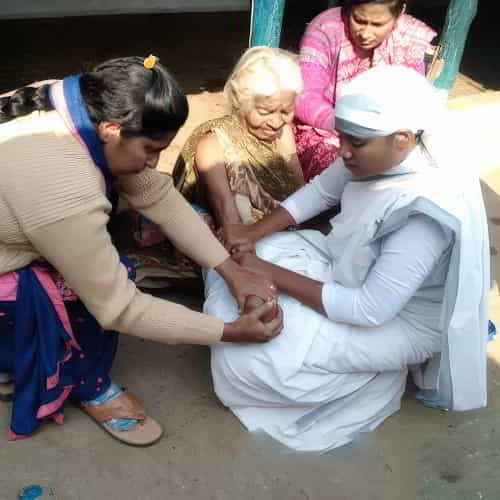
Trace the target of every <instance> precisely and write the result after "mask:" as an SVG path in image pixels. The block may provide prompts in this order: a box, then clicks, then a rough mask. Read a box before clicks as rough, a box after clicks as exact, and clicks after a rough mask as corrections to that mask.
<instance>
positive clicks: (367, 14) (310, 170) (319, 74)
mask: <svg viewBox="0 0 500 500" xmlns="http://www.w3.org/2000/svg"><path fill="white" fill-rule="evenodd" d="M405 11H406V2H405V1H404V0H345V1H344V6H343V7H342V8H341V7H336V8H333V9H328V10H326V11H324V12H322V13H321V14H320V15H318V16H317V17H315V18H314V19H313V20H312V21H311V23H310V24H309V26H308V27H307V30H306V32H305V34H304V36H303V38H302V41H301V44H300V67H301V71H302V78H303V81H304V90H303V92H302V94H301V95H300V96H299V98H298V99H297V102H296V123H295V126H294V132H295V139H296V142H297V151H298V155H299V159H300V162H301V165H302V169H303V171H304V177H305V180H306V181H307V180H309V179H311V178H313V177H314V176H316V175H318V174H319V173H321V172H322V171H323V170H324V169H325V168H327V167H328V166H329V165H330V164H331V163H332V162H333V161H334V160H335V159H336V158H337V154H338V151H339V141H338V136H337V134H336V132H335V128H334V127H335V124H334V107H335V101H336V97H337V96H338V95H339V93H340V92H341V89H342V87H343V86H344V85H345V84H346V83H347V82H349V81H350V80H352V79H353V78H354V77H355V76H356V75H357V74H359V73H362V72H363V71H366V70H367V69H369V68H371V67H373V66H376V65H377V64H389V65H399V66H408V67H410V68H415V70H417V71H418V72H420V73H422V74H425V70H426V68H425V63H424V56H425V54H426V53H427V54H432V45H431V41H432V39H433V38H434V37H435V36H436V32H435V31H434V30H432V29H431V28H429V27H428V26H427V25H426V24H424V23H423V22H421V21H419V20H417V19H415V18H414V17H411V16H409V15H407V14H405Z"/></svg>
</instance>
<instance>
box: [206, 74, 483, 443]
mask: <svg viewBox="0 0 500 500" xmlns="http://www.w3.org/2000/svg"><path fill="white" fill-rule="evenodd" d="M438 108H439V104H438V102H437V98H436V97H435V93H434V91H433V89H432V87H431V86H430V84H428V82H427V81H426V80H425V79H424V77H422V76H420V75H419V74H417V73H416V72H414V71H413V70H410V69H407V68H401V67H377V68H374V69H372V70H369V71H367V72H365V73H364V74H362V75H360V76H359V77H357V78H356V79H354V80H353V81H352V82H351V83H350V84H349V85H348V86H347V87H346V89H345V92H344V94H343V96H342V97H341V98H340V99H339V100H338V101H337V106H336V109H335V113H336V120H335V123H336V127H337V130H338V131H339V133H340V138H341V152H340V154H341V158H340V159H339V160H338V161H337V162H335V164H334V165H332V166H331V167H330V168H329V169H327V170H326V171H325V172H323V173H322V174H321V175H320V176H318V177H316V178H315V179H314V180H313V181H312V182H310V183H309V184H308V185H306V186H304V187H303V188H301V189H300V190H299V191H297V192H296V193H294V194H293V195H292V196H291V197H289V198H288V199H287V200H285V201H284V202H283V203H282V204H281V207H280V208H278V209H276V210H275V211H274V212H273V213H272V214H270V215H269V216H267V217H265V218H264V219H262V220H261V221H259V222H258V223H256V224H254V225H252V226H239V225H238V226H236V225H235V226H231V227H229V228H228V230H227V231H226V235H225V240H226V245H227V247H228V248H229V249H231V251H232V253H233V255H235V256H236V258H238V259H239V260H240V261H241V262H242V263H243V264H244V265H246V266H250V267H253V268H256V269H260V270H262V271H263V272H264V273H267V274H268V275H270V276H271V278H272V281H273V282H274V283H276V285H277V286H278V288H279V290H280V292H281V294H280V299H279V303H280V305H281V307H282V309H283V311H284V329H283V332H282V334H281V335H280V336H279V337H277V338H275V339H274V340H272V341H271V342H269V343H267V344H265V345H255V346H254V345H229V344H224V343H221V344H217V345H215V346H213V347H212V374H213V379H214V384H215V391H216V393H217V395H218V396H219V398H220V399H221V401H222V402H223V403H224V404H225V405H226V406H229V407H230V408H231V410H232V411H233V412H234V413H235V414H236V416H237V417H238V418H239V419H240V420H241V421H242V422H243V424H244V425H245V426H246V427H247V428H248V429H249V430H251V431H254V430H263V431H265V432H267V433H268V434H269V435H271V436H272V437H274V438H275V439H276V440H278V441H280V442H282V443H284V444H286V445H287V446H289V447H291V448H294V449H297V450H303V451H312V450H315V451H318V450H321V451H325V450H328V449H331V448H334V447H337V446H341V445H343V444H345V443H347V442H349V441H351V440H352V439H353V437H354V436H355V435H356V434H357V433H359V432H364V431H369V430H373V429H374V428H375V427H377V426H378V425H379V424H380V423H381V422H382V421H383V420H384V419H386V418H387V417H388V416H389V415H391V414H392V413H394V412H395V411H397V410H398V409H399V408H400V405H401V398H402V395H403V392H404V390H405V385H406V377H407V374H408V370H409V369H411V371H412V374H413V377H414V380H415V382H416V383H417V385H418V386H419V387H420V388H421V389H422V390H421V391H420V392H419V394H418V397H419V399H420V400H421V401H422V402H424V404H426V405H428V406H431V407H437V408H443V409H456V410H467V409H471V408H478V407H482V406H484V405H485V404H486V354H485V350H486V348H485V345H486V337H487V295H488V291H489V244H488V233H487V226H486V219H485V214H484V207H483V202H482V197H481V193H480V189H479V182H478V178H477V176H474V175H473V173H472V172H470V170H471V168H470V167H471V166H470V165H464V164H462V165H460V164H457V163H455V162H453V163H451V161H450V160H449V158H447V155H446V154H444V155H437V154H431V153H432V149H431V148H427V146H428V142H427V132H428V131H429V130H430V129H431V128H432V127H431V125H433V124H436V113H437V111H438ZM441 149H443V148H441ZM429 151H431V153H430V152H429ZM461 166H463V167H464V168H460V167H461ZM338 202H341V207H342V209H341V212H340V213H339V214H338V215H337V216H336V217H334V218H333V219H332V221H331V224H332V230H331V232H330V233H329V234H328V235H327V236H324V235H323V234H321V233H319V232H316V231H296V232H281V233H277V234H273V235H272V236H268V235H270V234H271V233H275V232H277V231H281V230H283V229H285V228H287V227H288V226H290V225H294V224H297V223H301V222H303V221H305V220H308V219H309V218H311V217H313V216H315V215H317V214H318V213H320V212H322V211H324V210H326V209H328V208H329V207H331V206H332V205H334V204H335V203H338ZM265 236H266V237H265ZM264 237H265V238H264ZM262 238H264V239H262ZM258 240H260V241H258ZM257 241H258V243H257V244H256V252H257V255H255V254H254V253H252V252H251V251H250V252H249V250H252V249H253V248H254V245H255V242H257ZM205 283H206V302H205V306H204V310H205V312H206V313H208V314H213V315H215V316H219V317H221V318H223V319H224V320H226V321H228V320H230V319H231V318H234V317H236V316H237V314H238V311H237V306H236V303H235V301H234V300H233V299H232V297H231V294H230V293H229V291H228V290H227V287H226V285H225V284H224V281H223V280H222V279H221V278H220V277H219V276H218V275H217V273H216V272H215V271H212V270H210V271H208V272H207V273H206V282H205Z"/></svg>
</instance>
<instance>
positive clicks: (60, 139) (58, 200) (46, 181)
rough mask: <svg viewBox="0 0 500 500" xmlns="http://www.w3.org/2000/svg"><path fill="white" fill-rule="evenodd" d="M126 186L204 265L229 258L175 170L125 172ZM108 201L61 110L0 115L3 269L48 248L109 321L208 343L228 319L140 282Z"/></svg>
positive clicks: (126, 329) (130, 198)
mask: <svg viewBox="0 0 500 500" xmlns="http://www.w3.org/2000/svg"><path fill="white" fill-rule="evenodd" d="M118 187H119V191H120V194H121V196H123V197H124V198H125V199H126V201H127V202H128V203H129V204H130V205H131V206H132V207H133V208H135V209H136V210H137V211H139V212H140V213H142V214H144V215H145V216H146V217H148V218H149V219H151V220H152V221H153V222H156V223H157V224H159V225H160V226H161V227H162V228H163V230H164V231H165V234H166V235H167V236H168V238H169V239H170V240H171V241H172V242H173V243H174V244H175V245H176V246H177V247H178V248H179V250H181V251H182V252H183V253H185V254H186V255H188V256H189V257H191V258H192V259H193V260H194V261H196V262H198V263H199V264H200V265H202V266H205V267H216V266H217V265H219V264H220V263H222V262H223V261H224V260H226V259H227V258H228V254H227V252H226V251H225V250H224V248H223V247H222V245H220V243H219V242H218V241H217V240H216V239H215V238H214V237H213V235H212V233H211V232H210V230H209V229H208V227H207V226H206V225H205V224H204V223H203V222H202V221H201V219H200V218H199V217H198V215H197V214H196V212H195V211H194V210H193V209H192V208H191V206H190V205H189V204H188V203H187V202H186V201H185V200H184V198H183V197H182V196H181V195H180V194H179V193H178V192H177V191H176V190H175V188H174V187H173V184H172V181H171V178H170V177H169V176H166V175H164V174H161V173H159V172H156V171H154V170H151V169H146V170H145V171H144V172H141V173H140V174H132V175H128V176H122V177H120V178H119V181H118ZM110 209H111V205H110V203H109V202H108V200H107V198H106V197H105V194H104V179H103V177H102V174H101V173H100V171H99V170H98V169H97V167H96V166H95V165H94V163H93V162H92V160H91V158H90V156H89V154H88V152H87V151H86V150H85V149H84V148H83V147H82V146H81V145H80V143H79V142H78V141H77V140H76V139H75V138H74V137H73V136H72V135H71V134H70V133H69V131H68V130H67V128H66V126H65V125H64V123H63V121H62V120H61V119H60V117H59V115H58V114H57V113H56V112H55V111H51V112H35V113H33V114H31V115H29V116H26V117H22V118H18V119H16V120H13V121H11V122H8V123H5V124H3V125H0V274H2V273H5V272H8V271H14V270H16V269H19V268H21V267H24V266H26V265H28V264H29V263H30V262H32V261H33V260H34V259H36V258H38V257H40V256H43V257H44V258H45V259H46V260H47V261H49V262H50V263H51V264H52V265H53V266H54V267H55V268H56V269H57V270H58V271H59V272H60V273H61V274H62V275H63V276H64V278H65V279H66V281H67V282H68V284H69V285H70V286H71V288H72V289H73V290H74V291H75V293H76V294H77V295H78V296H79V297H80V299H81V300H82V301H83V303H84V304H85V306H86V307H87V309H88V310H89V311H90V313H91V314H92V315H94V316H95V318H96V319H97V321H98V322H99V323H100V324H101V326H102V327H103V328H105V329H111V330H117V331H120V332H123V333H128V334H130V335H135V336H138V337H143V338H147V339H151V340H156V341H160V342H167V343H178V342H186V343H195V344H211V343H213V342H216V341H217V340H219V339H220V337H221V335H222V331H223V326H224V324H223V322H222V321H221V320H219V319H216V318H213V317H211V316H207V315H205V314H200V313H197V312H194V311H191V310H190V309H188V308H186V307H183V306H181V305H178V304H174V303H171V302H168V301H166V300H161V299H158V298H155V297H152V296H151V295H148V294H144V293H142V292H140V291H139V290H138V289H137V288H136V287H135V285H134V283H133V282H132V281H130V280H129V279H128V277H127V270H126V269H125V267H124V266H123V265H122V264H121V263H120V260H119V255H118V252H117V250H116V249H115V247H114V246H113V244H112V243H111V239H110V236H109V234H108V232H107V229H106V224H107V222H108V213H109V211H110Z"/></svg>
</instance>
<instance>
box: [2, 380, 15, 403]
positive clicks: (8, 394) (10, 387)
mask: <svg viewBox="0 0 500 500" xmlns="http://www.w3.org/2000/svg"><path fill="white" fill-rule="evenodd" d="M13 397H14V382H7V383H3V382H2V383H0V401H12V398H13Z"/></svg>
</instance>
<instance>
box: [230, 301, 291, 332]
mask: <svg viewBox="0 0 500 500" xmlns="http://www.w3.org/2000/svg"><path fill="white" fill-rule="evenodd" d="M270 314H274V317H273V319H268V320H265V317H268V316H270ZM282 329H283V311H282V310H281V307H280V306H278V305H277V303H276V300H275V299H271V300H269V301H267V302H265V303H263V304H261V305H259V306H257V307H256V308H255V309H253V310H252V311H251V312H244V313H243V314H242V315H241V316H240V317H239V318H238V319H237V320H236V321H233V322H232V323H225V324H224V332H223V334H222V338H221V340H222V341H223V342H268V341H269V340H272V339H273V338H274V337H276V336H277V335H278V334H279V333H280V332H281V330H282Z"/></svg>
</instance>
